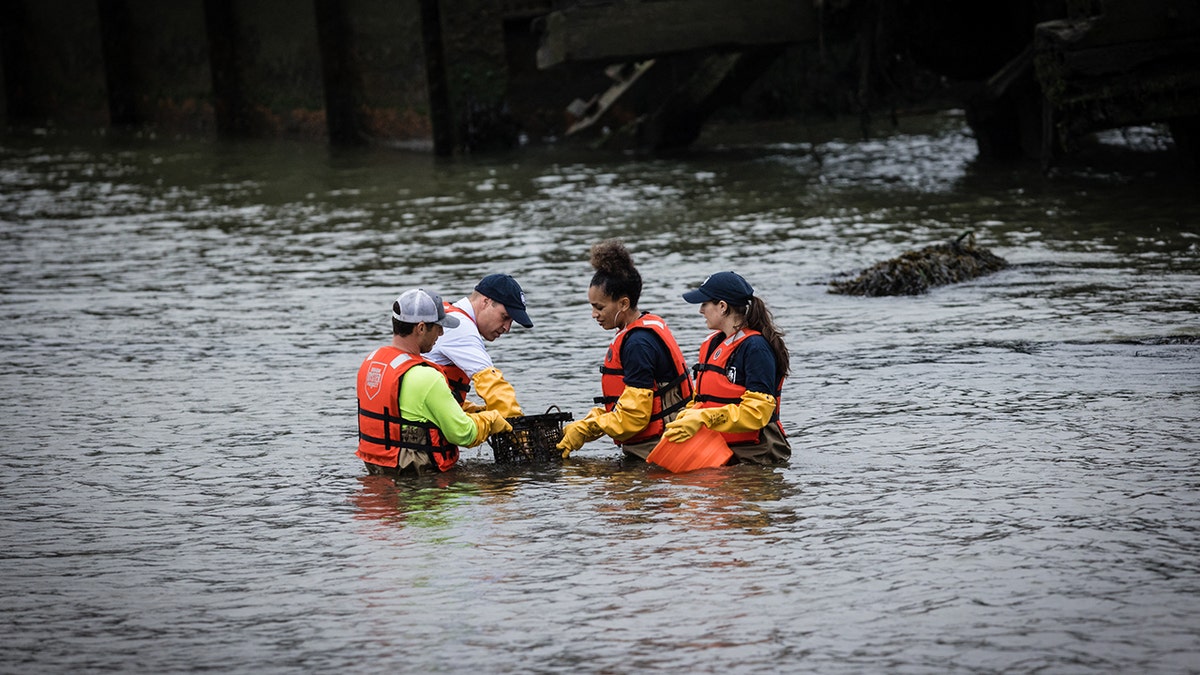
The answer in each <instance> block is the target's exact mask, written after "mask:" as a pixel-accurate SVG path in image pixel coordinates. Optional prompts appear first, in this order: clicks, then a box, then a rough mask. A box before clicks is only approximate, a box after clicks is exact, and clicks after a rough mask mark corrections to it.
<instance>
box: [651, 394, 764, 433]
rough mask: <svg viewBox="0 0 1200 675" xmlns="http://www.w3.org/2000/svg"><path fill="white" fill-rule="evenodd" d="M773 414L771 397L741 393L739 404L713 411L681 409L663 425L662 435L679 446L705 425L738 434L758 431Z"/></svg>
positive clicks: (712, 409)
mask: <svg viewBox="0 0 1200 675" xmlns="http://www.w3.org/2000/svg"><path fill="white" fill-rule="evenodd" d="M774 413H775V397H774V396H771V395H769V394H763V393H760V392H757V391H748V392H746V393H744V394H742V400H741V402H739V403H730V404H728V405H723V406H720V407H717V408H685V409H684V410H682V411H681V412H680V413H679V416H678V417H676V418H675V421H673V422H671V423H669V424H667V429H666V431H664V432H663V436H664V437H665V438H666V439H667V440H669V441H672V442H675V443H682V442H684V441H686V440H687V439H689V438H691V437H692V436H695V435H696V432H697V431H700V427H701V426H706V427H708V428H709V429H712V430H713V431H721V432H724V433H741V432H744V431H758V430H759V429H761V428H763V427H765V426H767V424H769V423H770V422H771V415H773V414H774Z"/></svg>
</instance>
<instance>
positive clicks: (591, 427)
mask: <svg viewBox="0 0 1200 675" xmlns="http://www.w3.org/2000/svg"><path fill="white" fill-rule="evenodd" d="M603 412H604V408H592V409H591V411H590V412H589V413H588V414H587V416H586V417H584V418H583V419H581V420H579V421H577V422H571V423H570V424H568V425H567V426H565V427H563V437H562V440H561V441H559V442H558V445H556V446H554V447H555V448H557V449H559V450H562V456H563V459H566V458H567V457H568V456H570V454H571V453H572V452H575V451H576V450H578V449H580V448H582V447H583V444H584V443H588V442H591V441H594V440H596V439H597V438H600V437H601V436H603V435H604V432H603V431H600V427H598V426H596V417H597V416H598V415H600V414H601V413H603Z"/></svg>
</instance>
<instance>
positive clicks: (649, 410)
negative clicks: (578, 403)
mask: <svg viewBox="0 0 1200 675" xmlns="http://www.w3.org/2000/svg"><path fill="white" fill-rule="evenodd" d="M591 263H592V268H593V269H595V270H596V272H595V274H594V275H593V276H592V282H591V284H590V285H589V286H588V303H590V304H591V306H592V318H593V319H595V320H596V323H598V324H600V327H601V328H603V329H605V330H616V331H617V333H616V335H614V336H613V338H612V342H611V343H610V344H609V346H608V352H607V353H606V355H605V357H604V363H603V364H602V365H601V366H600V389H601V391H602V392H603V396H599V397H597V398H596V403H598V404H602V407H596V408H593V409H592V410H591V412H589V413H588V414H587V416H586V417H584V418H583V419H582V420H579V421H577V422H572V423H571V424H568V425H567V426H566V428H565V429H564V430H563V432H564V433H563V439H562V441H561V442H559V444H558V449H559V450H562V453H563V457H564V458H566V457H567V456H568V455H570V454H571V452H573V451H575V450H578V449H579V448H581V447H583V444H584V443H587V442H589V441H594V440H596V439H598V438H600V437H601V436H609V437H610V438H612V439H613V441H615V442H616V444H617V445H618V446H620V447H621V450H622V452H623V453H624V455H625V456H626V457H634V458H638V459H641V460H645V459H646V455H648V454H650V451H651V450H653V449H654V446H655V444H657V443H658V440H659V438H660V437H661V436H662V433H663V430H664V428H665V425H666V424H667V422H670V421H671V420H673V419H675V415H676V413H678V412H679V410H680V409H682V408H683V406H684V404H685V403H687V401H688V400H689V399H690V398H691V396H692V383H691V379H690V377H689V376H688V369H687V363H686V362H685V359H684V358H683V352H682V351H680V349H679V344H678V343H677V342H676V341H675V336H674V335H673V334H672V333H671V330H670V329H669V328H667V323H666V321H663V319H662V317H659V316H656V315H654V314H650V313H649V312H643V311H641V310H639V309H638V299H639V298H640V297H641V295H642V276H641V275H640V274H638V271H637V268H636V267H634V265H633V258H632V257H631V256H630V255H629V251H628V250H626V249H625V246H624V245H623V244H622V243H621V242H620V241H617V240H613V239H610V240H607V241H602V242H600V243H598V244H595V245H594V246H592V250H591Z"/></svg>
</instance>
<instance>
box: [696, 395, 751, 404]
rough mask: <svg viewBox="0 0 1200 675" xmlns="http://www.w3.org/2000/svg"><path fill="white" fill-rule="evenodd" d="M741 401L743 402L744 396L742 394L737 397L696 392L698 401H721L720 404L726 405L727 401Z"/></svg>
mask: <svg viewBox="0 0 1200 675" xmlns="http://www.w3.org/2000/svg"><path fill="white" fill-rule="evenodd" d="M741 402H742V398H741V397H740V396H739V397H737V398H729V397H726V396H713V395H711V394H696V403H720V404H722V405H724V404H726V403H741Z"/></svg>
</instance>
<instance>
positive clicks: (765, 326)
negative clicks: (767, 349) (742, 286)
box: [745, 295, 791, 378]
mask: <svg viewBox="0 0 1200 675" xmlns="http://www.w3.org/2000/svg"><path fill="white" fill-rule="evenodd" d="M745 309H746V312H745V316H746V327H747V328H749V329H751V330H756V331H758V332H760V333H762V336H763V337H764V338H766V339H767V344H769V345H771V351H773V352H775V372H776V374H778V375H779V377H780V378H784V377H787V376H788V373H789V372H791V363H790V359H789V357H788V350H787V345H785V344H783V336H784V332H783V331H781V330H779V327H778V326H776V325H775V317H774V316H772V315H771V310H769V309H767V304H766V303H765V302H763V301H762V299H761V298H759V297H758V296H754V295H752V296H750V300H749V301H748V303H747V306H746V308H745Z"/></svg>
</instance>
